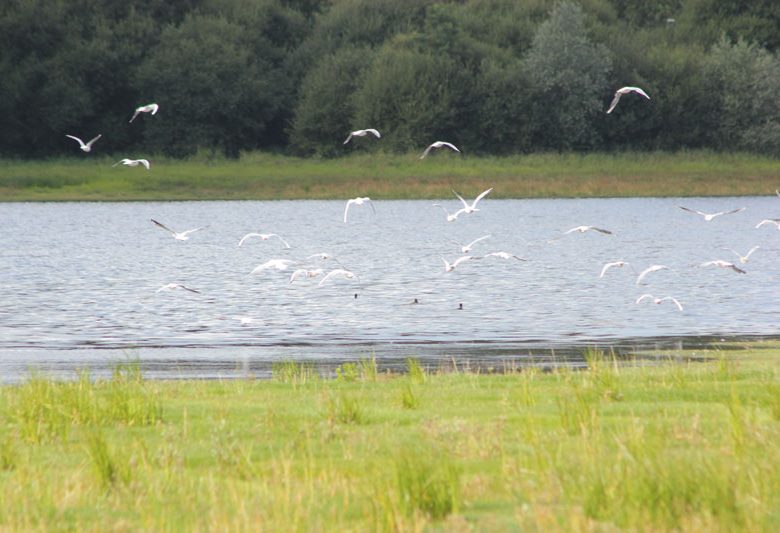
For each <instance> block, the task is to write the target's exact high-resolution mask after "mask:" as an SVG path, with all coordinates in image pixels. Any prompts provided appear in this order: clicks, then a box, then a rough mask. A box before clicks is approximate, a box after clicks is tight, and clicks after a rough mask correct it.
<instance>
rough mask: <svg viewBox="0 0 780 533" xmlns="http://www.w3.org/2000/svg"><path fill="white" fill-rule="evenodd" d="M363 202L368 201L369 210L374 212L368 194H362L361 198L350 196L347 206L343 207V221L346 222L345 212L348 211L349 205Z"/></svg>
mask: <svg viewBox="0 0 780 533" xmlns="http://www.w3.org/2000/svg"><path fill="white" fill-rule="evenodd" d="M365 203H368V205H370V206H371V210H372V211H373V212H374V214H376V209H374V204H373V203H372V202H371V198H369V197H368V196H364V197H363V198H360V197H357V198H352V199H351V200H347V206H346V207H345V208H344V223H345V224H346V223H347V212H349V206H351V205H352V204H355V205H363V204H365Z"/></svg>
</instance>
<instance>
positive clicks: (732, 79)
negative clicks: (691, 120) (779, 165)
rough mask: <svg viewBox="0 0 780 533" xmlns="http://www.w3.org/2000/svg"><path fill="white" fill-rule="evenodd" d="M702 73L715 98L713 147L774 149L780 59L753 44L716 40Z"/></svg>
mask: <svg viewBox="0 0 780 533" xmlns="http://www.w3.org/2000/svg"><path fill="white" fill-rule="evenodd" d="M705 73H706V77H707V79H708V81H709V84H710V91H709V94H710V98H711V99H712V100H714V101H715V102H716V110H717V116H718V120H717V123H716V126H715V132H716V133H715V140H714V141H715V143H717V146H718V148H721V149H725V150H728V149H738V150H750V151H754V152H766V153H775V154H776V153H778V152H780V103H778V102H777V98H776V95H777V93H778V91H780V61H778V59H777V58H776V57H774V56H773V55H772V54H770V53H769V52H767V51H766V50H764V49H762V48H759V47H758V46H756V45H754V44H750V43H747V42H745V41H743V40H739V41H737V42H736V43H733V44H732V43H731V42H729V41H727V40H726V39H722V40H721V41H720V42H719V43H718V44H717V45H715V46H714V47H713V48H712V50H711V51H710V53H709V56H708V57H707V61H706V64H705Z"/></svg>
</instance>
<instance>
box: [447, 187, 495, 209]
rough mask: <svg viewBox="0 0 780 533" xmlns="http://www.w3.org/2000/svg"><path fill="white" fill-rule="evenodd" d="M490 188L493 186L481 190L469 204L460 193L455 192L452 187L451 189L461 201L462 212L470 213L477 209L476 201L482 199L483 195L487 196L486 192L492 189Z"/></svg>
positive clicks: (488, 192)
mask: <svg viewBox="0 0 780 533" xmlns="http://www.w3.org/2000/svg"><path fill="white" fill-rule="evenodd" d="M492 190H493V187H491V188H489V189H487V190H486V191H482V192H481V193H479V196H477V197H476V199H475V200H474V201H473V202H471V204H469V203H468V202H466V200H464V199H463V197H462V196H461V195H459V194H458V193H457V192H455V190H454V189H453V191H452V193H453V194H454V195H455V196H457V197H458V200H460V201H461V203H462V204H463V212H464V213H466V214H467V215H470V214H471V213H473V212H475V211H479V209H477V202H479V201H480V200H482V199H483V198H484V197H485V196H487V195H488V194H490V191H492Z"/></svg>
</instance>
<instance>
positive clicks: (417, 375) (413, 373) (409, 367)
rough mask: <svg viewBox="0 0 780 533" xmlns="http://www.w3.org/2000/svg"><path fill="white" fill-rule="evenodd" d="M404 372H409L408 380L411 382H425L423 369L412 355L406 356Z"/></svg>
mask: <svg viewBox="0 0 780 533" xmlns="http://www.w3.org/2000/svg"><path fill="white" fill-rule="evenodd" d="M406 372H407V373H408V374H409V380H410V381H411V382H412V383H425V378H426V375H425V369H424V368H423V367H422V365H421V364H420V361H419V360H418V359H415V358H413V357H407V358H406Z"/></svg>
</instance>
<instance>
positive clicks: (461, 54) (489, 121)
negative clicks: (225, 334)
mask: <svg viewBox="0 0 780 533" xmlns="http://www.w3.org/2000/svg"><path fill="white" fill-rule="evenodd" d="M779 46H780V4H778V3H777V2H773V1H771V0H759V1H754V2H748V3H745V2H738V1H736V0H727V1H720V0H661V1H658V2H644V1H642V0H580V1H579V2H577V3H574V2H569V1H564V2H559V3H552V2H550V1H549V0H531V1H526V2H516V1H512V0H465V1H457V2H456V1H454V0H183V1H181V2H175V3H171V2H165V1H163V0H131V1H127V2H116V1H107V0H79V1H78V2H68V1H65V0H7V1H6V2H4V3H3V5H2V7H1V8H0V116H2V117H3V128H2V129H0V154H4V155H11V156H13V157H25V158H33V157H50V156H59V155H62V154H72V155H73V156H74V157H82V158H84V157H94V155H95V154H96V153H109V154H115V155H118V156H120V157H125V156H127V155H128V154H134V153H135V154H140V153H149V152H150V151H151V152H154V153H164V154H167V155H172V156H176V157H182V156H185V155H191V154H195V153H197V152H198V151H204V150H205V151H207V152H211V153H212V154H215V155H216V154H221V155H227V156H230V157H237V156H239V155H240V153H241V152H242V151H248V150H266V151H279V150H285V151H288V152H293V153H299V154H305V155H321V156H336V155H342V154H345V153H351V152H353V151H370V152H372V153H377V152H380V151H385V152H390V151H395V152H405V151H421V150H422V149H423V148H424V147H425V146H426V145H427V144H429V143H430V142H433V141H435V140H447V141H450V142H453V143H455V144H456V145H458V146H460V147H461V148H462V149H463V151H464V154H474V153H482V154H512V153H527V152H531V151H539V150H577V151H582V150H592V149H606V150H620V151H623V150H657V149H667V150H668V149H671V150H678V149H686V148H710V149H718V150H722V149H741V150H749V151H752V152H762V153H768V154H777V153H778V140H777V139H778V137H779V136H780V127H778V124H777V109H776V107H777V106H776V105H775V104H774V99H773V98H771V97H767V95H772V94H774V93H773V91H774V90H775V89H776V87H777V83H778V82H777V78H778V73H777V71H778V67H777V58H776V53H777V49H778V47H779ZM625 85H637V86H641V87H643V88H644V89H645V90H646V91H648V93H649V94H650V95H651V98H652V100H651V101H650V102H647V101H645V100H644V99H642V100H639V99H636V98H625V99H624V100H623V101H621V103H620V106H619V107H618V109H617V110H616V112H615V113H613V114H610V115H609V116H605V115H604V113H603V110H604V109H605V108H606V106H607V105H608V104H609V101H610V99H611V97H612V94H613V93H614V90H615V89H617V88H618V87H621V86H625ZM742 91H748V92H742ZM750 91H755V92H750ZM740 94H754V95H757V96H756V97H754V98H752V99H744V98H743V99H742V101H741V103H742V104H746V105H747V109H746V110H745V111H746V112H744V113H742V114H739V113H737V112H736V111H735V110H736V109H737V107H738V104H737V102H739V98H738V96H739V95H740ZM153 101H154V102H157V103H158V104H160V113H159V114H158V115H156V116H155V117H150V116H143V117H142V118H140V119H138V120H137V121H135V122H134V123H133V124H130V125H128V124H127V121H128V120H129V117H130V116H131V114H132V112H133V109H134V108H135V107H137V106H140V105H144V104H148V103H151V102H153ZM367 127H374V128H377V129H379V130H380V131H381V132H382V139H381V141H380V142H371V141H372V140H371V139H358V142H355V143H350V145H348V146H346V147H345V146H343V145H342V142H343V140H344V139H345V138H346V135H347V134H348V133H349V131H351V130H353V129H363V128H367ZM98 133H100V134H102V135H103V137H102V138H101V140H100V141H99V143H97V144H96V146H95V150H94V152H93V153H91V154H89V155H84V154H81V153H80V152H78V151H77V150H78V147H77V146H76V145H75V143H73V141H71V140H69V139H67V138H66V137H65V135H66V134H71V135H76V136H80V137H82V138H84V137H86V138H91V137H92V136H94V135H97V134H98ZM120 154H121V155H120Z"/></svg>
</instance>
